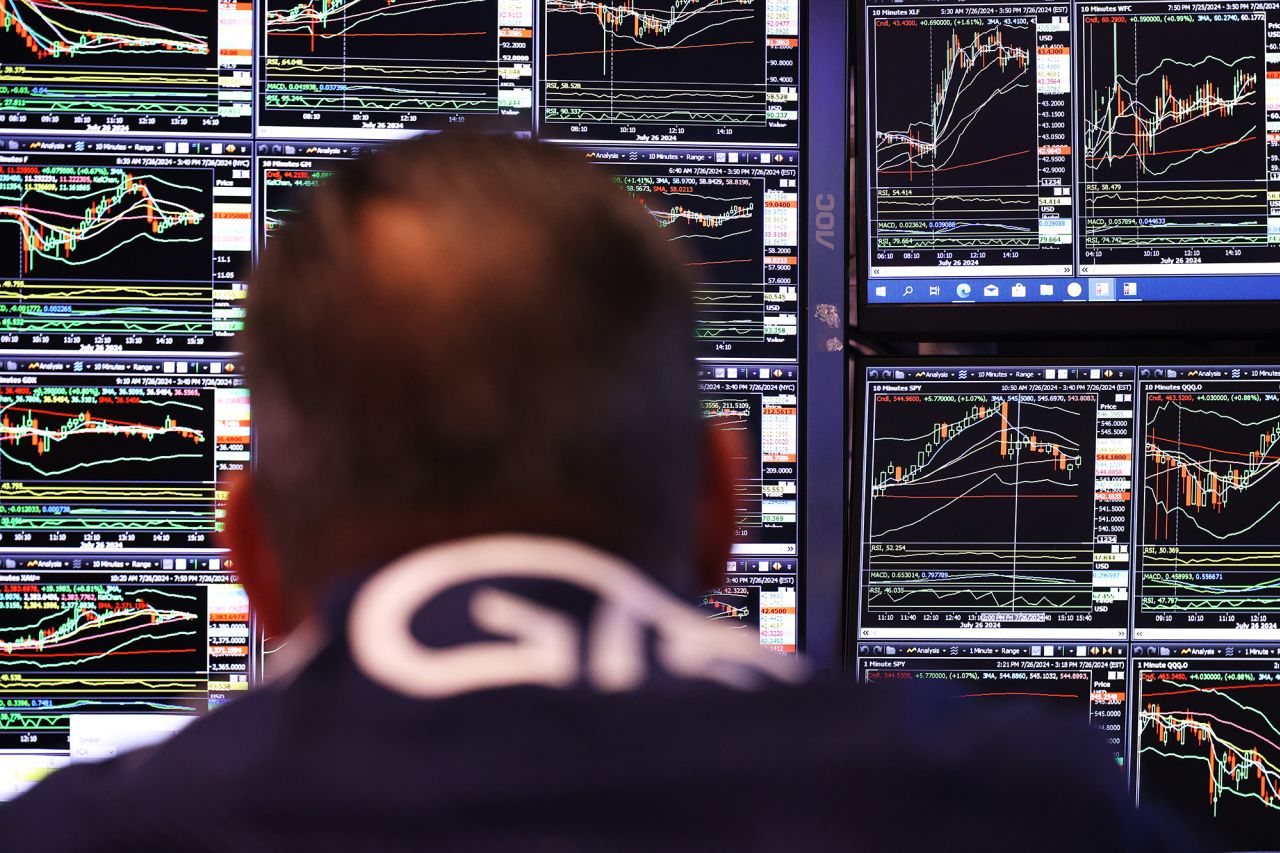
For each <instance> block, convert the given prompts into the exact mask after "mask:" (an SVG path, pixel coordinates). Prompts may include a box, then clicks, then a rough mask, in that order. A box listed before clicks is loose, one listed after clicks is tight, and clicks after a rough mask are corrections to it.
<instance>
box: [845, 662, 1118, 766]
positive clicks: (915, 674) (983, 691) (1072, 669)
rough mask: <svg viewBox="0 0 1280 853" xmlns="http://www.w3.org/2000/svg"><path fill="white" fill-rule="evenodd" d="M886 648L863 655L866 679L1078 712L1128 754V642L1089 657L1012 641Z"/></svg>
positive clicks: (965, 698)
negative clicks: (1047, 653) (994, 645)
mask: <svg viewBox="0 0 1280 853" xmlns="http://www.w3.org/2000/svg"><path fill="white" fill-rule="evenodd" d="M882 648H883V651H882V652H877V651H871V653H870V654H860V655H859V659H858V672H859V680H860V681H862V682H864V683H866V684H869V685H890V686H896V687H900V688H901V687H911V686H913V685H919V686H922V687H929V688H931V689H932V690H933V691H934V692H936V693H944V694H948V695H950V696H951V697H953V698H954V699H955V700H956V701H959V702H965V703H981V705H982V706H983V707H987V706H991V707H993V708H994V707H999V706H1005V705H1031V706H1038V707H1039V708H1040V709H1041V713H1047V714H1052V715H1056V716H1060V717H1062V716H1068V715H1069V716H1074V717H1076V718H1077V719H1079V720H1080V721H1081V722H1083V723H1087V724H1088V725H1089V726H1091V727H1093V728H1094V729H1096V730H1098V731H1099V733H1100V734H1101V735H1102V736H1103V737H1104V738H1105V739H1106V741H1107V743H1108V745H1109V746H1110V747H1111V749H1112V750H1113V752H1114V755H1115V758H1116V761H1117V763H1121V762H1123V760H1124V756H1125V717H1126V703H1127V700H1128V696H1127V693H1126V683H1125V669H1126V667H1125V660H1124V654H1125V652H1124V649H1123V648H1122V647H1111V648H1109V649H1103V648H1094V649H1092V650H1091V653H1090V654H1089V655H1088V656H1083V657H1082V656H1077V655H1075V654H1071V655H1069V656H1068V655H1062V656H1061V657H1059V656H1057V655H1053V656H1049V657H1044V656H1040V649H1041V648H1042V647H1040V646H1036V647H1030V646H1027V645H1023V644H1009V643H1001V648H999V649H993V648H991V646H990V645H986V646H984V647H981V648H979V647H976V646H970V645H965V644H959V643H957V644H954V645H951V646H950V647H949V648H947V647H943V648H944V649H946V651H942V652H939V651H937V650H936V647H935V650H932V651H931V650H930V648H929V646H928V645H927V644H925V645H920V646H917V645H914V644H911V645H898V646H888V647H882ZM1048 648H1049V649H1050V650H1052V649H1053V648H1054V647H1053V646H1049V647H1048ZM1059 648H1061V647H1059ZM1069 648H1070V649H1071V651H1072V652H1074V651H1075V649H1074V647H1069Z"/></svg>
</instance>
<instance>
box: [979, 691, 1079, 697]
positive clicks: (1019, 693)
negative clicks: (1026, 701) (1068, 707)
mask: <svg viewBox="0 0 1280 853" xmlns="http://www.w3.org/2000/svg"><path fill="white" fill-rule="evenodd" d="M987 696H1042V697H1044V698H1045V699H1079V698H1080V697H1079V696H1077V695H1076V694H1075V693H1032V692H1030V691H1026V690H1010V691H1009V692H1007V693H966V694H964V695H963V696H961V697H960V698H961V699H982V698H985V697H987Z"/></svg>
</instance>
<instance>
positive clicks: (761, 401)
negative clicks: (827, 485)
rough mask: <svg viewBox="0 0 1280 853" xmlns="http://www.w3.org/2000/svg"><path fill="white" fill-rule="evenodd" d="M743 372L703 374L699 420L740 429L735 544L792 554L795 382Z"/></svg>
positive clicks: (795, 472) (794, 534)
mask: <svg viewBox="0 0 1280 853" xmlns="http://www.w3.org/2000/svg"><path fill="white" fill-rule="evenodd" d="M721 370H722V372H727V371H724V369H723V368H721ZM712 373H714V369H713V370H712ZM746 375H747V370H746V369H743V381H735V380H731V379H729V378H727V377H726V378H723V379H719V380H716V379H710V380H709V379H705V378H704V379H703V380H702V382H701V383H700V395H701V406H702V416H703V418H704V419H705V420H706V421H707V422H709V423H711V424H713V425H714V426H715V427H717V428H719V429H723V430H728V431H731V432H737V433H740V434H741V436H742V440H741V442H740V443H739V446H741V447H742V449H743V451H744V453H745V454H746V455H745V456H744V457H743V458H740V459H738V460H737V463H738V470H739V471H742V472H743V473H742V475H740V476H739V477H738V479H736V480H735V481H734V509H735V513H736V515H735V519H734V523H735V527H736V531H735V538H734V543H735V547H738V546H742V547H745V548H751V549H754V552H757V553H775V554H794V553H795V542H796V539H797V535H798V530H797V526H796V524H797V488H796V486H797V476H798V471H799V465H798V436H797V413H798V409H797V405H796V390H797V386H796V383H795V382H794V381H793V380H792V379H791V378H788V379H786V380H781V379H777V380H760V379H757V380H753V381H751V382H748V381H745V377H746ZM755 375H757V376H758V369H757V371H756V372H755Z"/></svg>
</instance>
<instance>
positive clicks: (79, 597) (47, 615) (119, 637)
mask: <svg viewBox="0 0 1280 853" xmlns="http://www.w3.org/2000/svg"><path fill="white" fill-rule="evenodd" d="M4 604H5V606H4V607H2V608H0V669H3V670H4V671H8V672H22V673H26V674H28V675H30V674H35V673H40V672H46V671H48V672H58V673H62V672H68V671H72V672H74V674H75V675H76V676H77V677H83V676H85V675H86V674H89V673H103V674H117V675H120V674H125V675H127V674H140V673H153V674H163V673H170V672H172V673H193V672H204V671H205V670H206V669H207V665H206V662H205V661H206V655H207V650H206V644H207V627H206V624H205V623H206V621H207V619H206V616H207V613H206V610H207V607H206V605H205V603H204V598H203V591H202V590H201V589H200V588H199V587H186V586H183V587H149V586H127V585H118V584H101V583H98V584H94V583H76V584H56V583H53V584H48V583H46V584H27V585H23V584H17V585H11V588H6V598H5V602H4ZM0 699H4V701H5V703H6V704H7V705H11V704H13V702H15V701H16V700H13V699H8V698H6V697H5V695H4V694H3V691H0ZM69 701H71V700H59V702H60V703H61V704H68V702H69ZM115 701H146V702H156V701H163V702H164V703H165V704H170V705H174V704H179V703H177V702H173V701H166V700H157V699H154V698H152V699H143V700H133V699H118V700H115ZM41 704H47V705H51V704H54V702H53V701H52V700H50V701H49V702H47V703H41Z"/></svg>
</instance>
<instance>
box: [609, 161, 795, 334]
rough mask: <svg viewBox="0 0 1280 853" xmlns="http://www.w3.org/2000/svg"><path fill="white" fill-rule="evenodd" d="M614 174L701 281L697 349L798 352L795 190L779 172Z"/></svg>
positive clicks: (697, 300)
mask: <svg viewBox="0 0 1280 853" xmlns="http://www.w3.org/2000/svg"><path fill="white" fill-rule="evenodd" d="M614 172H615V173H614V180H615V182H616V183H617V184H618V185H619V186H621V187H622V188H623V189H624V190H626V191H627V193H629V194H630V195H631V197H632V198H634V199H635V200H636V201H637V202H638V203H639V204H640V205H641V206H642V207H643V208H644V210H645V211H646V212H647V213H648V214H649V216H650V217H651V218H652V219H653V220H654V222H655V223H657V225H658V227H659V229H660V230H661V232H662V234H663V235H664V236H665V237H666V238H667V239H668V240H670V241H671V242H672V243H673V244H675V245H676V246H677V248H679V249H680V250H681V252H682V253H683V255H684V256H685V257H686V258H687V263H688V266H689V271H690V272H691V273H692V274H693V276H695V277H696V279H697V281H698V282H699V286H698V287H697V289H695V291H694V294H693V298H694V303H695V305H696V306H697V309H698V311H697V315H696V317H695V321H694V322H695V327H694V335H695V337H696V338H697V341H698V347H699V355H706V356H717V355H718V356H720V357H725V356H728V355H735V356H750V357H767V356H786V357H794V355H795V347H796V332H797V318H796V311H797V310H798V302H797V298H798V297H797V294H798V284H799V282H798V275H797V270H798V265H799V264H798V257H797V247H796V245H795V243H796V239H797V237H796V235H795V231H796V230H797V228H798V223H796V222H795V221H794V220H795V217H794V214H795V205H796V200H795V194H794V192H793V191H784V190H782V189H780V188H779V187H778V186H777V185H778V184H779V180H778V178H777V177H775V176H770V177H768V178H763V177H746V176H741V177H739V176H727V175H726V176H714V177H694V176H679V177H676V176H669V175H660V174H655V173H654V172H652V171H650V172H646V171H644V170H638V169H635V168H634V167H628V168H621V167H619V168H617V169H615V170H614Z"/></svg>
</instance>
